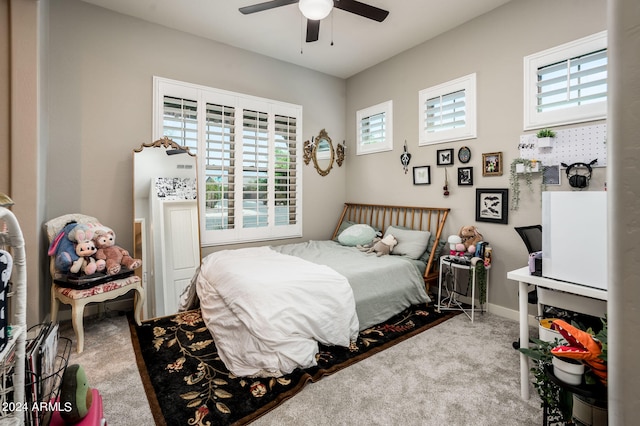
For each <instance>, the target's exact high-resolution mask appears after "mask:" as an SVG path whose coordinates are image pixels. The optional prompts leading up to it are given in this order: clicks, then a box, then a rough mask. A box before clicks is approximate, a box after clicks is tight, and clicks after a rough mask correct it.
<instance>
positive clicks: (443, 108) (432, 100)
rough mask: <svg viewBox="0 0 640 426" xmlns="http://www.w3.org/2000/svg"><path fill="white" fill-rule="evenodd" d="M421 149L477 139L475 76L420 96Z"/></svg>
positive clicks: (433, 88) (434, 88) (462, 78)
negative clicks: (444, 143) (443, 143)
mask: <svg viewBox="0 0 640 426" xmlns="http://www.w3.org/2000/svg"><path fill="white" fill-rule="evenodd" d="M418 102H419V106H418V110H419V112H420V117H419V123H420V128H419V134H420V140H419V142H418V143H419V145H431V144H435V143H441V142H449V141H455V140H463V139H471V138H475V137H476V75H475V74H470V75H467V76H465V77H461V78H459V79H456V80H452V81H449V82H446V83H443V84H440V85H438V86H434V87H430V88H428V89H424V90H421V91H420V92H419V93H418Z"/></svg>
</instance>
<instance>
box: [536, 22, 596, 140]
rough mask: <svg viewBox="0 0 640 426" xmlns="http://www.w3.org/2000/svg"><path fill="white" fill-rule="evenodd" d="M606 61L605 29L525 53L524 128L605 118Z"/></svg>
mask: <svg viewBox="0 0 640 426" xmlns="http://www.w3.org/2000/svg"><path fill="white" fill-rule="evenodd" d="M607 63H608V59H607V35H606V31H605V32H601V33H598V34H595V35H592V36H589V37H585V38H583V39H580V40H576V41H573V42H571V43H567V44H563V45H561V46H557V47H554V48H552V49H549V50H545V51H543V52H539V53H536V54H534V55H530V56H527V57H525V59H524V66H525V69H524V72H525V108H524V111H525V116H524V120H525V121H524V128H525V130H528V129H536V128H541V127H547V126H551V125H561V124H571V123H579V122H584V121H592V120H599V119H604V118H606V108H607Z"/></svg>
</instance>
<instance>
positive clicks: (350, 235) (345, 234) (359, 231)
mask: <svg viewBox="0 0 640 426" xmlns="http://www.w3.org/2000/svg"><path fill="white" fill-rule="evenodd" d="M375 237H376V230H375V229H373V228H372V227H370V226H369V225H365V224H363V223H359V224H357V225H351V226H350V227H348V228H347V229H345V230H344V231H342V232H341V233H340V235H338V242H339V243H340V244H342V245H343V246H351V247H353V246H357V245H358V244H360V245H365V244H369V243H370V242H371V241H373V239H374V238H375Z"/></svg>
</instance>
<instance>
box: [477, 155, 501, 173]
mask: <svg viewBox="0 0 640 426" xmlns="http://www.w3.org/2000/svg"><path fill="white" fill-rule="evenodd" d="M482 176H502V152H491V153H489V154H482Z"/></svg>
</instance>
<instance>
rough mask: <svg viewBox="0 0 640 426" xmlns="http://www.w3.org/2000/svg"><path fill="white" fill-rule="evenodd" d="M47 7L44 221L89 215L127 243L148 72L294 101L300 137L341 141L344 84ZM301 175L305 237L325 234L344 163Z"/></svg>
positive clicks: (112, 17)
mask: <svg viewBox="0 0 640 426" xmlns="http://www.w3.org/2000/svg"><path fill="white" fill-rule="evenodd" d="M50 9H51V10H50V21H49V25H50V29H49V31H50V32H49V37H48V39H49V53H50V55H49V63H50V65H49V67H48V68H47V69H46V71H45V72H46V74H47V79H48V84H49V89H50V90H49V99H50V104H49V108H48V109H49V123H48V125H49V129H50V132H49V138H50V141H49V145H48V149H49V154H48V158H47V188H46V194H47V203H46V205H47V208H46V216H47V218H52V217H55V216H58V215H60V214H64V213H68V212H73V211H77V212H83V213H85V214H89V215H94V216H96V217H98V218H100V219H101V220H102V221H103V222H104V223H105V224H108V225H110V226H111V227H113V228H114V229H115V230H116V232H117V233H118V243H119V244H120V245H122V246H123V247H131V242H132V239H131V232H130V229H131V227H132V225H131V220H132V217H133V207H132V195H131V188H132V183H131V179H132V150H133V149H134V148H137V147H139V146H140V144H142V143H146V142H151V138H152V130H151V125H152V123H151V119H152V77H153V76H154V75H157V76H161V77H166V78H171V79H176V80H182V81H187V82H190V83H196V84H202V85H206V86H210V87H216V88H221V89H225V90H231V91H237V92H241V93H247V94H250V95H254V96H261V97H265V98H270V99H275V100H279V101H284V102H290V103H295V104H300V105H302V106H303V136H304V139H305V140H306V139H309V138H310V137H311V136H312V135H317V134H318V133H319V131H320V130H321V129H323V128H325V129H326V130H327V132H328V134H329V136H330V137H332V138H333V140H334V141H336V142H338V141H342V140H344V139H345V136H344V135H345V129H344V115H345V81H344V80H342V79H338V78H335V77H330V76H327V75H326V74H321V73H318V72H315V71H311V70H308V69H305V68H301V67H297V66H292V65H289V64H286V63H283V62H280V61H276V60H274V59H270V58H267V57H264V56H260V55H256V54H253V53H250V52H247V51H244V50H239V49H236V48H232V47H229V46H226V45H223V44H220V43H216V42H212V41H209V40H205V39H202V38H198V37H194V36H191V35H188V34H185V33H181V32H178V31H173V30H170V29H168V28H165V27H161V26H158V25H154V24H150V23H147V22H144V21H140V20H137V19H133V18H130V17H126V16H124V15H120V14H116V13H113V12H110V11H107V10H105V9H101V8H98V7H94V6H92V5H89V4H86V3H82V2H80V1H77V0H52V1H51V4H50ZM303 169H304V174H303V180H304V186H303V202H304V204H303V212H304V230H303V232H304V239H310V238H315V239H319V238H328V237H329V236H330V233H331V231H332V230H333V227H334V226H335V221H336V219H337V217H338V214H339V212H340V209H341V206H342V203H343V202H344V199H345V167H342V168H339V167H334V169H333V170H332V171H331V173H330V175H329V176H327V177H324V178H323V177H321V176H320V175H319V174H317V173H316V172H315V170H314V169H313V167H312V166H311V165H309V166H304V165H303ZM211 250H212V249H205V250H204V253H205V254H206V253H208V252H209V251H211Z"/></svg>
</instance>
